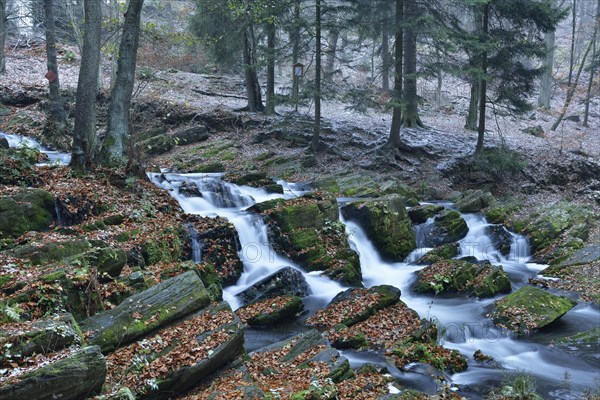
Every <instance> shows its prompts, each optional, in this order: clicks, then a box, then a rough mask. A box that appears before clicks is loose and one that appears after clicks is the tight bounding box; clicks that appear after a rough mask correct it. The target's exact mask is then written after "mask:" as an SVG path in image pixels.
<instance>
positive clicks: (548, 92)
mask: <svg viewBox="0 0 600 400" xmlns="http://www.w3.org/2000/svg"><path fill="white" fill-rule="evenodd" d="M555 41H556V33H555V32H554V31H551V32H546V33H545V34H544V45H545V46H546V57H545V58H544V61H543V63H542V68H544V72H543V74H542V77H541V78H540V94H539V96H538V106H540V107H544V108H546V109H549V108H550V100H551V98H552V87H553V86H554V78H553V77H552V71H553V68H554V52H555V50H556V46H555Z"/></svg>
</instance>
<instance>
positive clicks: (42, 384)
mask: <svg viewBox="0 0 600 400" xmlns="http://www.w3.org/2000/svg"><path fill="white" fill-rule="evenodd" d="M39 361H42V360H38V362H39ZM47 361H48V363H47V364H43V363H42V366H41V367H39V368H37V369H34V370H33V371H31V372H26V373H23V374H22V375H18V376H17V377H16V378H17V379H16V380H12V379H8V380H6V381H4V382H2V383H0V398H2V399H3V400H23V399H36V400H38V399H39V400H54V399H61V400H63V399H64V400H74V399H84V398H88V397H90V396H93V395H94V394H97V393H98V392H100V389H101V388H102V385H103V384H104V380H105V377H106V361H105V359H104V357H103V356H102V353H101V352H100V348H99V347H98V346H90V347H85V348H83V349H81V350H79V351H75V352H72V353H70V354H69V353H67V354H65V355H64V356H63V357H56V358H55V359H53V360H52V359H50V360H47ZM23 370H24V371H27V369H23Z"/></svg>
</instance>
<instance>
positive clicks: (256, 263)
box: [149, 173, 600, 399]
mask: <svg viewBox="0 0 600 400" xmlns="http://www.w3.org/2000/svg"><path fill="white" fill-rule="evenodd" d="M149 177H150V179H151V180H152V181H153V182H154V183H155V184H157V185H158V186H160V187H161V188H163V189H165V190H168V191H169V193H170V194H171V195H172V196H173V197H174V198H175V199H177V200H178V201H179V204H180V205H181V207H182V208H183V210H184V211H185V212H187V213H190V214H197V215H200V216H208V217H214V216H221V217H224V218H226V219H228V220H229V221H230V222H231V223H232V224H233V225H234V226H235V228H236V230H237V232H238V235H239V239H240V247H241V250H240V252H239V254H240V257H241V259H242V261H243V264H244V272H243V274H242V276H241V278H240V279H239V281H238V282H237V284H236V285H234V286H229V287H227V288H225V289H224V295H223V296H224V298H225V300H227V301H228V302H229V303H230V304H231V306H232V307H233V308H234V309H236V308H238V307H239V306H240V303H239V301H238V299H237V298H236V294H238V293H240V292H241V291H243V290H244V289H246V288H248V287H249V286H251V285H252V284H254V283H255V282H257V281H259V280H260V279H262V278H264V277H266V276H267V275H270V274H272V273H273V272H275V271H277V270H279V269H281V268H283V267H285V266H292V267H294V268H296V269H298V270H300V271H302V269H301V268H300V267H298V266H297V265H295V264H294V263H292V262H290V261H289V260H287V259H285V258H284V257H282V256H281V255H279V254H277V253H276V252H275V251H273V248H272V247H271V246H270V244H269V239H268V236H267V228H266V224H265V223H264V221H263V220H262V217H261V216H259V215H256V214H253V213H250V212H248V211H246V209H247V208H248V207H249V206H251V205H253V204H255V203H259V202H262V201H266V200H270V199H274V198H285V199H289V198H293V197H297V196H300V195H302V194H304V193H305V192H306V191H305V190H304V189H303V188H302V187H301V186H299V185H296V184H290V183H286V182H284V181H280V182H278V183H279V184H281V185H282V186H283V187H284V194H282V195H281V194H272V193H271V194H270V193H267V192H266V191H265V190H263V189H255V188H250V187H247V186H237V185H234V184H230V183H225V182H223V181H222V180H221V179H220V178H221V174H174V173H162V174H159V173H152V174H149ZM184 182H185V185H190V184H192V185H197V187H198V189H199V193H198V194H197V195H195V196H194V195H192V196H190V195H189V193H188V194H184V193H183V192H184V191H183V190H182V191H181V192H180V187H181V186H182V185H183V184H184ZM443 205H444V206H445V207H451V204H447V203H446V204H443ZM463 217H464V218H465V220H466V222H467V225H468V227H469V233H468V234H467V236H466V237H465V238H464V239H462V240H461V241H460V242H459V243H460V252H461V254H460V256H461V257H463V256H473V257H476V258H477V259H478V260H490V261H491V262H492V263H493V264H496V265H498V264H499V265H502V266H503V268H504V269H505V271H506V272H507V273H508V274H509V277H510V279H511V282H512V285H513V290H517V289H518V288H520V287H522V286H524V285H526V284H527V282H528V279H529V278H531V277H533V276H535V275H537V274H538V272H539V271H540V270H541V269H543V268H544V267H545V266H543V265H537V264H533V263H528V262H527V261H528V259H529V247H528V245H527V241H526V239H525V238H524V237H522V236H520V235H516V234H514V233H511V235H512V238H513V243H512V246H511V250H510V254H509V255H508V256H506V257H505V256H503V255H502V254H500V252H499V251H498V250H497V249H495V248H494V246H493V245H492V242H491V240H490V238H489V237H488V235H486V233H485V228H486V227H487V226H489V225H490V224H488V223H487V222H486V220H485V218H484V217H483V216H481V215H480V214H464V215H463ZM340 219H341V221H342V222H343V223H344V224H345V226H346V231H347V233H348V235H349V239H350V244H351V246H352V248H353V249H354V250H355V251H356V252H357V253H358V254H359V256H360V263H361V268H362V273H363V282H364V285H365V287H371V286H375V285H381V284H391V285H394V286H396V287H397V288H399V289H400V290H401V291H402V296H401V299H402V301H404V302H405V303H406V304H407V305H408V306H409V307H410V308H412V309H414V310H415V311H417V312H418V313H419V315H420V316H421V317H422V318H431V319H434V320H435V321H437V323H438V324H439V327H440V328H441V329H439V330H440V332H442V338H441V341H442V343H443V345H444V346H445V347H447V348H451V349H456V350H459V351H460V352H461V353H462V354H463V355H464V356H466V357H467V358H468V360H469V368H468V369H467V370H466V371H465V372H462V373H458V374H454V375H452V376H451V377H449V379H450V380H451V382H452V383H453V384H455V385H458V386H459V387H461V393H463V394H464V395H468V396H469V397H470V398H483V397H484V394H485V393H487V391H489V387H490V386H491V385H496V386H497V385H499V384H500V383H501V382H502V380H503V379H504V378H506V376H507V374H509V373H511V372H526V373H528V374H531V375H533V376H534V377H535V378H536V381H537V388H538V391H539V392H541V393H542V394H543V395H544V398H551V399H575V398H578V397H579V395H580V394H581V393H583V392H584V391H585V390H586V389H588V388H591V389H594V388H597V387H598V385H599V383H600V377H599V372H598V371H599V368H598V367H599V363H600V354H598V349H597V347H596V348H594V347H593V346H591V347H590V348H589V350H588V351H586V350H585V349H584V350H581V349H574V348H570V349H565V348H559V347H555V346H553V345H552V343H551V342H552V340H554V339H557V338H560V337H562V336H565V335H569V334H575V333H577V332H581V331H583V330H587V329H592V328H594V327H597V326H598V322H599V321H600V312H599V310H598V308H597V307H593V306H591V305H588V304H580V305H578V306H577V307H575V308H574V309H573V310H571V311H570V312H569V313H567V315H565V316H564V317H563V318H562V319H561V320H559V321H557V322H556V323H555V324H553V325H552V327H551V328H546V329H544V330H542V331H541V332H539V333H537V334H535V335H533V336H531V337H527V338H518V337H516V336H514V335H512V334H511V333H509V332H507V331H505V330H501V329H499V328H497V327H495V326H494V324H493V323H492V321H491V320H490V319H489V318H487V317H486V314H488V313H489V312H490V311H491V310H492V303H493V302H494V300H495V299H497V298H499V297H501V296H498V297H496V298H491V299H482V300H480V299H477V298H472V297H467V296H464V295H438V296H427V295H415V294H413V293H411V290H410V288H411V285H412V284H413V283H414V281H415V279H416V275H415V272H417V271H419V270H420V269H422V268H424V266H421V265H416V264H415V263H414V261H415V260H417V259H418V258H419V257H421V256H422V255H423V254H425V253H426V252H427V251H429V250H431V249H429V248H425V247H423V243H422V240H420V235H419V232H420V231H422V230H423V229H424V228H426V226H427V224H431V223H432V220H429V221H427V222H426V223H425V224H423V225H421V226H417V227H415V229H416V232H417V245H418V248H417V249H416V250H415V251H413V253H412V254H411V255H409V256H408V257H407V259H406V260H405V262H401V263H390V262H387V261H384V260H383V259H382V258H381V256H380V255H379V252H378V250H377V248H376V247H375V246H374V245H373V243H372V242H371V241H370V239H369V238H368V237H367V236H366V234H365V232H364V231H363V229H362V228H361V227H360V226H358V225H357V224H355V223H353V222H351V221H344V219H343V218H342V217H341V216H340ZM193 241H194V239H193ZM195 241H196V243H192V245H193V248H194V254H195V255H194V259H195V260H194V261H197V262H198V261H200V258H201V243H197V240H195ZM302 273H303V275H304V276H305V278H306V280H307V282H308V284H309V286H310V288H311V292H312V293H311V295H310V296H308V297H307V298H305V299H304V302H305V306H306V308H307V309H308V310H309V313H313V312H314V311H315V310H316V309H318V308H322V307H324V306H325V305H326V304H327V303H328V302H329V301H330V300H331V299H332V298H333V297H334V296H335V295H336V294H337V293H339V292H340V291H342V290H344V289H346V288H344V287H343V286H341V285H340V284H339V283H337V282H334V281H332V280H330V279H329V278H326V277H323V276H320V275H319V274H318V273H315V272H313V273H306V272H304V271H302ZM305 329H306V328H305V327H304V326H303V324H302V323H301V322H295V323H292V324H288V325H285V326H283V327H281V328H276V329H271V330H268V331H265V330H263V331H260V330H249V331H248V333H247V335H246V347H247V349H248V350H253V349H256V348H259V347H262V346H264V345H266V344H269V343H272V342H275V341H277V340H281V339H284V338H287V337H290V336H293V335H294V334H297V333H298V332H301V331H302V330H305ZM476 350H481V351H483V352H484V353H485V354H487V355H490V356H492V357H494V360H495V364H493V365H491V366H490V365H483V364H481V363H478V362H477V361H475V360H474V359H473V353H474V352H475V351H476ZM343 355H344V356H346V357H347V358H348V359H349V360H350V362H351V364H352V366H353V367H357V366H360V365H361V364H364V363H366V362H371V363H377V364H382V365H385V366H386V367H387V368H388V369H389V371H390V373H391V374H392V375H393V376H394V377H395V378H396V379H397V380H398V381H399V382H401V383H403V384H405V385H408V386H411V387H414V388H416V389H419V390H423V391H426V392H430V393H433V392H434V391H435V389H436V383H435V381H433V380H432V379H431V378H429V377H427V376H426V375H424V374H423V373H421V372H422V371H420V370H419V366H414V370H413V371H408V372H407V371H399V370H398V369H396V368H395V367H394V366H393V365H391V364H390V363H387V362H386V361H385V359H384V358H383V357H382V356H381V355H380V354H377V353H373V352H354V351H344V352H343ZM421 368H422V366H421Z"/></svg>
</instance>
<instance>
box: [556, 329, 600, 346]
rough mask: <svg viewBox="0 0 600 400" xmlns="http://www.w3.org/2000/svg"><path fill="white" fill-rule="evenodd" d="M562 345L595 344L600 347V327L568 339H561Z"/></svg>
mask: <svg viewBox="0 0 600 400" xmlns="http://www.w3.org/2000/svg"><path fill="white" fill-rule="evenodd" d="M560 342H561V343H566V344H569V343H583V344H593V345H600V327H598V328H594V329H590V330H588V331H585V332H580V333H578V334H576V335H573V336H568V337H566V338H562V339H560Z"/></svg>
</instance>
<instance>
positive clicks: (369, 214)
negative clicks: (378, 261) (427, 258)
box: [342, 195, 417, 261]
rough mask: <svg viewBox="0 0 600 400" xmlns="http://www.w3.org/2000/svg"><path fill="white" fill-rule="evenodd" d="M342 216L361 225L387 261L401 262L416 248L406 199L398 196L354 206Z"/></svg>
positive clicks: (350, 206)
mask: <svg viewBox="0 0 600 400" xmlns="http://www.w3.org/2000/svg"><path fill="white" fill-rule="evenodd" d="M342 214H343V215H344V217H345V218H346V219H348V220H351V221H356V222H357V223H358V224H360V225H361V226H362V227H363V229H365V231H366V233H367V235H368V236H369V238H371V240H373V242H374V243H375V245H376V246H377V248H378V249H379V251H380V252H381V254H382V255H383V256H384V257H386V258H388V259H393V260H397V261H401V260H403V259H404V258H405V257H406V256H408V255H409V254H410V252H411V251H413V250H414V249H415V248H416V247H417V244H416V237H415V232H414V230H413V229H412V225H411V221H410V219H409V218H408V214H407V212H406V207H405V204H404V198H403V197H401V196H399V195H388V196H384V197H381V198H379V199H376V200H369V201H365V202H355V203H351V204H348V205H346V206H345V207H343V208H342Z"/></svg>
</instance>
